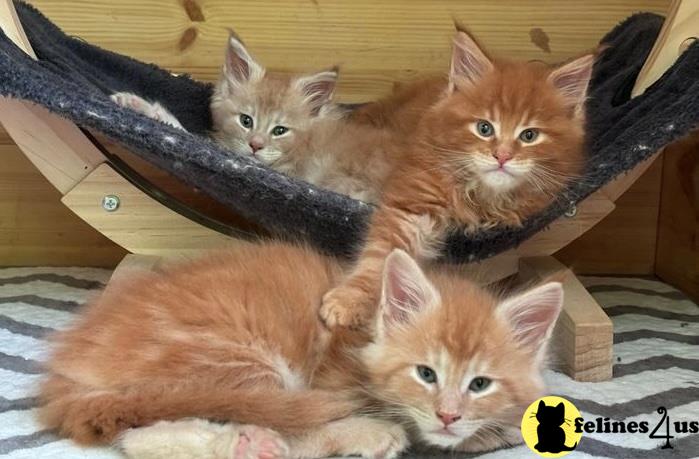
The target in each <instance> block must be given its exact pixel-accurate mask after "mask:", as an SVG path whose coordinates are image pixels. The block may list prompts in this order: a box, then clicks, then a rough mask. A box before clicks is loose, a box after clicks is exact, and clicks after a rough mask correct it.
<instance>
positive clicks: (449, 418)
mask: <svg viewBox="0 0 699 459" xmlns="http://www.w3.org/2000/svg"><path fill="white" fill-rule="evenodd" d="M437 417H438V418H439V419H441V421H442V423H443V424H444V427H447V426H449V425H451V424H454V423H455V422H456V421H458V420H459V419H461V415H458V414H456V413H445V412H443V411H437Z"/></svg>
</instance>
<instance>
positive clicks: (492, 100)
mask: <svg viewBox="0 0 699 459" xmlns="http://www.w3.org/2000/svg"><path fill="white" fill-rule="evenodd" d="M592 64H593V57H592V56H591V55H587V56H584V57H582V58H579V59H577V60H574V61H572V62H570V63H568V64H566V65H563V66H560V67H557V68H549V67H547V66H545V65H543V64H540V63H524V62H511V61H494V60H491V59H490V58H488V56H487V55H486V54H485V53H484V52H483V51H482V50H481V49H480V48H479V47H478V45H477V44H476V42H475V41H474V40H473V39H472V38H471V37H470V36H469V35H468V34H466V33H464V32H461V31H459V32H457V34H456V37H455V40H454V49H453V56H452V65H451V72H450V74H449V78H448V79H433V80H429V81H425V82H422V83H418V84H417V85H413V86H408V87H407V88H404V89H403V90H399V91H398V93H397V94H396V95H394V96H393V97H392V98H389V99H388V100H386V101H383V102H381V103H379V104H374V105H371V106H368V107H365V108H364V109H362V110H360V112H359V113H357V114H356V115H355V117H357V119H358V120H359V121H361V122H364V123H367V124H370V125H374V126H379V127H383V126H388V127H389V128H393V127H394V126H400V125H407V126H410V127H414V132H413V134H412V135H410V136H408V137H407V141H406V142H405V143H404V144H402V150H401V151H399V152H397V153H393V154H392V155H391V158H392V161H393V164H392V168H391V171H390V174H389V176H388V179H387V180H386V183H385V184H384V186H383V190H382V199H381V203H380V206H379V208H378V209H377V211H376V212H375V213H374V215H373V217H372V220H371V223H370V227H369V231H368V235H367V238H366V241H365V243H364V248H363V250H362V252H361V254H360V256H359V260H358V261H357V263H356V266H355V267H354V270H353V272H352V273H351V274H350V275H349V276H348V278H347V279H346V280H345V281H344V282H343V283H342V284H341V285H340V286H338V287H337V288H335V289H333V290H332V291H330V292H328V294H327V295H326V296H325V298H324V300H323V307H322V309H321V315H322V317H323V319H324V320H325V322H326V323H327V324H328V325H331V326H333V325H349V326H357V325H360V324H362V323H363V322H364V321H366V319H367V318H368V317H371V315H372V314H373V312H374V307H375V305H376V299H377V298H378V294H379V279H380V278H381V276H380V272H381V266H382V263H383V260H384V258H385V257H386V256H387V255H388V254H389V253H390V252H391V250H393V249H394V248H400V249H403V250H405V251H406V252H408V253H409V254H411V255H412V256H413V257H419V258H429V257H432V256H434V255H435V254H436V253H437V250H436V248H437V247H438V245H439V243H440V241H441V238H442V236H443V235H444V234H445V233H446V232H447V231H448V230H449V229H450V228H453V227H455V226H456V225H462V226H466V227H467V228H470V229H475V228H482V227H490V226H494V225H498V224H504V225H512V226H518V225H520V224H521V223H522V221H523V220H525V219H526V218H527V217H529V216H531V215H533V214H535V213H537V212H539V211H541V210H543V209H544V208H545V207H546V206H548V205H549V204H551V203H552V201H553V200H554V198H555V197H556V196H557V194H558V193H559V192H560V191H561V189H562V188H563V187H564V186H565V184H566V183H567V181H568V180H570V179H571V178H574V177H575V176H576V175H577V174H578V173H579V172H580V171H581V169H582V166H583V162H584V155H583V143H584V139H583V128H584V116H583V106H584V101H585V97H586V92H587V86H588V82H589V79H590V74H591V71H592ZM429 99H431V100H432V104H431V105H430V106H428V107H427V108H426V110H425V111H424V114H423V115H422V116H421V117H420V118H419V119H418V120H415V119H414V113H415V112H416V111H419V108H420V104H422V103H424V101H426V100H429ZM386 111H388V112H389V113H388V114H386V113H385V112H386ZM406 118H407V119H406Z"/></svg>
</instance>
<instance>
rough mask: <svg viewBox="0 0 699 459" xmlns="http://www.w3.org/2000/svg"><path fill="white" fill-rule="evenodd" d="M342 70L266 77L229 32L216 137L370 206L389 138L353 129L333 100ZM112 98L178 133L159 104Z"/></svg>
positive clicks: (216, 103) (215, 109) (216, 99)
mask: <svg viewBox="0 0 699 459" xmlns="http://www.w3.org/2000/svg"><path fill="white" fill-rule="evenodd" d="M337 75H338V73H337V69H331V70H326V71H322V72H318V73H315V74H312V75H291V76H290V75H287V74H281V73H275V72H269V71H267V70H266V69H265V68H264V67H263V66H262V65H261V64H260V63H258V62H257V61H256V60H255V59H254V58H253V57H252V55H251V54H250V53H249V52H248V50H247V49H246V48H245V46H244V45H243V43H242V41H240V40H239V39H238V38H237V37H236V36H235V34H231V36H230V37H229V40H228V47H227V50H226V59H225V63H224V65H223V69H222V72H221V78H220V79H219V81H218V83H217V84H216V86H215V88H214V93H213V96H212V98H211V104H210V109H211V115H212V120H213V126H212V137H213V138H214V139H215V140H216V141H217V142H219V143H220V144H221V145H223V146H225V147H228V148H230V149H231V150H233V151H235V152H237V153H239V154H242V155H247V156H251V157H253V158H254V159H256V160H258V161H260V162H262V163H264V164H266V165H268V166H270V167H272V168H273V169H275V170H278V171H280V172H283V173H286V174H288V175H291V176H294V177H298V178H301V179H303V180H305V181H307V182H309V183H313V184H315V185H318V186H320V187H324V188H327V189H330V190H333V191H336V192H338V193H342V194H346V195H348V196H350V197H352V198H355V199H359V200H363V201H366V202H376V201H378V194H379V192H378V188H379V186H380V183H381V182H382V181H383V179H384V178H385V175H386V173H387V164H386V161H385V160H384V159H383V156H384V151H385V148H387V144H388V143H389V139H390V134H391V133H390V132H387V131H386V130H383V129H377V128H375V127H372V126H370V125H366V124H359V123H352V122H350V121H349V120H347V119H346V118H345V115H346V109H344V108H342V107H340V106H339V105H337V104H334V103H333V101H332V96H333V93H334V91H335V85H336V82H337ZM111 99H112V100H113V101H114V102H115V103H117V104H118V105H121V106H123V107H127V108H130V109H132V110H134V111H137V112H139V113H142V114H144V115H146V116H148V117H150V118H153V119H156V120H159V121H161V122H163V123H166V124H169V125H171V126H174V127H176V128H179V129H184V127H183V126H182V124H181V123H180V121H179V120H178V119H177V118H176V117H175V116H174V115H173V114H172V113H170V112H169V111H168V110H167V109H166V108H165V107H163V106H162V105H161V104H160V103H158V102H149V101H147V100H145V99H143V98H142V97H140V96H138V95H137V94H133V93H128V92H119V93H115V94H113V95H112V96H111Z"/></svg>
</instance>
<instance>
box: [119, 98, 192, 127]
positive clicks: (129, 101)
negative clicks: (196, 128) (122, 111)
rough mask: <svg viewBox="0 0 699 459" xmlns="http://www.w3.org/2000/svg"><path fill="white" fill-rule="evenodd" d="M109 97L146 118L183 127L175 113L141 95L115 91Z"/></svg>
mask: <svg viewBox="0 0 699 459" xmlns="http://www.w3.org/2000/svg"><path fill="white" fill-rule="evenodd" d="M109 98H110V99H111V100H112V101H113V102H114V103H115V104H117V105H119V106H121V107H125V108H128V109H131V110H133V111H135V112H138V113H140V114H142V115H146V116H147V117H148V118H152V119H154V120H157V121H160V122H162V123H165V124H169V125H170V126H173V127H176V128H179V129H184V128H183V127H182V124H180V122H179V120H178V119H177V118H175V115H173V114H172V113H170V112H169V111H167V109H165V107H163V106H162V105H160V104H159V103H157V102H148V101H147V100H146V99H144V98H143V97H141V96H137V95H136V94H132V93H130V92H117V93H114V94H112V95H111V96H109Z"/></svg>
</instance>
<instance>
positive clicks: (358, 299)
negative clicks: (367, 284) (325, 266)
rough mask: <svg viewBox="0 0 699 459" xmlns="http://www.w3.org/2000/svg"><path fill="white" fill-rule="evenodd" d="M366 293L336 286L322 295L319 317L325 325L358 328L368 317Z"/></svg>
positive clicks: (368, 309) (368, 307)
mask: <svg viewBox="0 0 699 459" xmlns="http://www.w3.org/2000/svg"><path fill="white" fill-rule="evenodd" d="M370 310H371V308H370V306H368V305H367V294H366V293H365V292H363V291H361V290H359V289H356V288H353V287H342V286H341V287H337V288H334V289H332V290H330V291H329V292H328V293H326V294H325V295H324V296H323V304H322V305H321V306H320V311H319V313H320V318H321V320H322V321H323V322H324V323H325V325H326V326H328V327H330V328H333V327H338V326H339V327H351V328H358V327H360V326H361V325H363V324H364V323H366V321H367V320H368V319H369V317H368V316H369V314H368V311H370Z"/></svg>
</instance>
